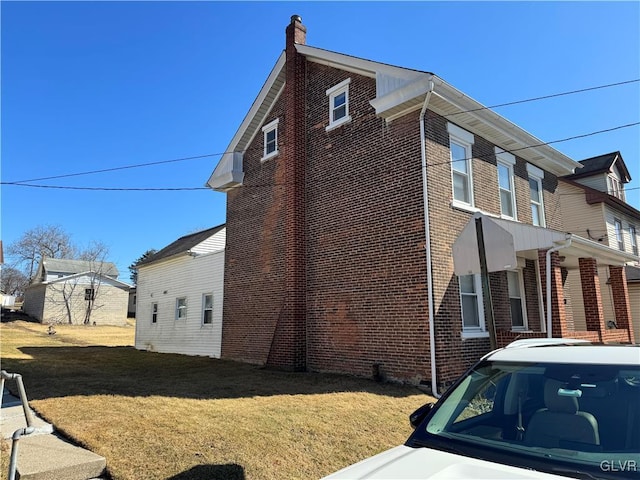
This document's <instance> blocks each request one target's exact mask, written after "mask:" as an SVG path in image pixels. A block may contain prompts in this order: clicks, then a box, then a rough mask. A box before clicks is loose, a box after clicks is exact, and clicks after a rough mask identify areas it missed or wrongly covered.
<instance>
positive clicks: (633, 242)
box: [629, 223, 638, 255]
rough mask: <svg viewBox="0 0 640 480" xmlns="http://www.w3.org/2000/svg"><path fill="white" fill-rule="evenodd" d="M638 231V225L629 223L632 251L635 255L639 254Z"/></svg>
mask: <svg viewBox="0 0 640 480" xmlns="http://www.w3.org/2000/svg"><path fill="white" fill-rule="evenodd" d="M637 235H638V231H637V230H636V226H635V225H634V224H632V223H630V224H629V238H630V239H631V241H630V242H629V243H630V245H631V253H632V254H634V255H638V238H637Z"/></svg>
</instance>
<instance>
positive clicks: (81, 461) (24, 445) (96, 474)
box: [0, 389, 106, 480]
mask: <svg viewBox="0 0 640 480" xmlns="http://www.w3.org/2000/svg"><path fill="white" fill-rule="evenodd" d="M30 411H31V412H32V416H33V419H34V425H33V426H34V427H36V428H37V429H38V432H37V433H32V434H29V435H24V436H21V437H20V439H19V441H18V443H17V445H18V447H17V448H18V450H17V451H18V456H17V469H16V477H15V478H16V479H20V480H89V479H94V480H100V476H101V475H103V473H104V469H105V466H106V460H105V458H104V457H101V456H100V455H96V454H95V453H92V452H90V451H88V450H85V449H83V448H80V447H78V446H76V445H73V444H72V443H70V442H69V441H67V440H66V439H64V438H62V437H61V436H60V435H58V434H56V432H55V429H54V428H53V426H52V425H51V424H48V423H47V422H45V421H44V420H43V419H42V418H40V417H38V416H37V415H36V414H35V412H33V410H30ZM25 427H27V421H26V418H25V414H24V409H23V407H22V402H21V401H20V399H19V398H17V397H15V396H14V395H12V394H11V393H10V392H9V391H8V390H6V389H5V391H4V392H3V395H2V408H0V434H1V435H2V438H4V439H5V440H6V441H7V443H9V445H11V446H12V448H13V442H12V437H13V435H14V433H15V432H16V431H17V430H20V429H23V428H25ZM5 474H7V472H0V478H5ZM7 478H8V477H7Z"/></svg>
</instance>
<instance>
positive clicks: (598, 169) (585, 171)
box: [567, 152, 631, 183]
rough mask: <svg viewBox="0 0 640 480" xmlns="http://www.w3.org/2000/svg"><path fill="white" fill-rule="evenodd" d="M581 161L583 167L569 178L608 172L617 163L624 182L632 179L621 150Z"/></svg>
mask: <svg viewBox="0 0 640 480" xmlns="http://www.w3.org/2000/svg"><path fill="white" fill-rule="evenodd" d="M579 163H580V164H582V168H581V169H580V170H579V171H578V172H576V173H574V174H573V175H569V176H568V177H567V178H570V179H575V178H583V177H590V176H591V175H597V174H599V173H608V172H609V171H611V168H612V167H613V165H614V164H615V166H616V167H617V168H618V169H619V171H620V174H621V177H622V182H623V183H628V182H630V181H631V175H629V170H628V169H627V166H626V165H625V163H624V160H622V155H621V154H620V152H611V153H605V154H604V155H598V156H597V157H591V158H586V159H584V160H580V162H579Z"/></svg>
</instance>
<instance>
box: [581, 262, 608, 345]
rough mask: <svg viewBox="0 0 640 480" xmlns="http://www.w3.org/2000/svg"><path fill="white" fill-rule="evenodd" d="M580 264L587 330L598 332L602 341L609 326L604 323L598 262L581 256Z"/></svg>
mask: <svg viewBox="0 0 640 480" xmlns="http://www.w3.org/2000/svg"><path fill="white" fill-rule="evenodd" d="M578 265H579V266H580V282H581V284H582V299H583V302H584V316H585V321H586V324H587V330H589V331H595V332H598V336H599V337H600V341H602V340H603V338H604V331H605V330H606V329H607V327H606V325H605V324H604V309H603V308H602V296H601V294H600V279H599V278H598V262H597V261H596V259H595V258H579V259H578Z"/></svg>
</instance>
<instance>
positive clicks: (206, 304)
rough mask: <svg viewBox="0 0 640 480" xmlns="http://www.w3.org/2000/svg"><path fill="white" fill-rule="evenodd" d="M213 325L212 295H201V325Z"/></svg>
mask: <svg viewBox="0 0 640 480" xmlns="http://www.w3.org/2000/svg"><path fill="white" fill-rule="evenodd" d="M212 323H213V294H211V293H205V294H203V295H202V324H203V325H211V324H212Z"/></svg>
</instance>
